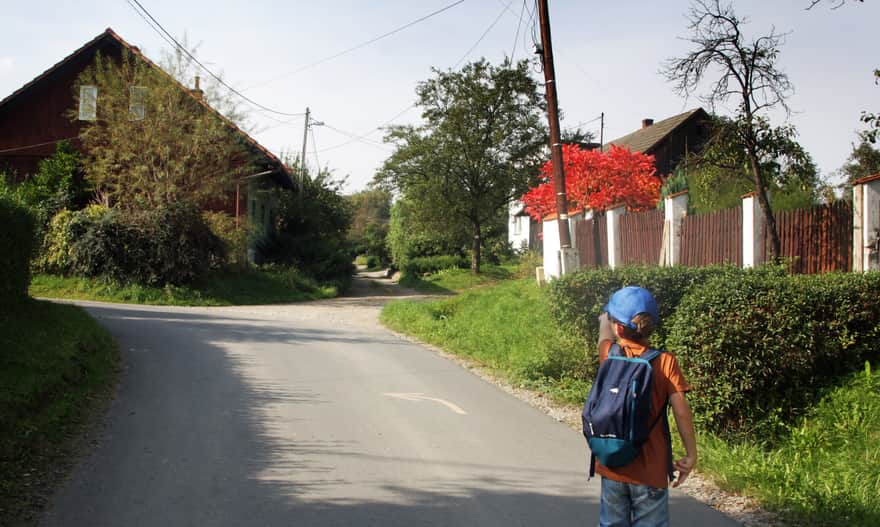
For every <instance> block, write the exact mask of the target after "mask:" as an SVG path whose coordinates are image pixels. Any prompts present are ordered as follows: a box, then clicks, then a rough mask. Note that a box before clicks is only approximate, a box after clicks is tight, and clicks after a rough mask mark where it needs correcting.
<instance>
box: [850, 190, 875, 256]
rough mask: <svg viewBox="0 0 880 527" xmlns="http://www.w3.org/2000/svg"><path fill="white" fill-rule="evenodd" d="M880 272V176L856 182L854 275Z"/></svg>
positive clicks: (854, 197)
mask: <svg viewBox="0 0 880 527" xmlns="http://www.w3.org/2000/svg"><path fill="white" fill-rule="evenodd" d="M875 269H880V174H875V175H873V176H868V177H864V178H861V179H857V180H855V181H853V271H856V272H860V271H871V270H875Z"/></svg>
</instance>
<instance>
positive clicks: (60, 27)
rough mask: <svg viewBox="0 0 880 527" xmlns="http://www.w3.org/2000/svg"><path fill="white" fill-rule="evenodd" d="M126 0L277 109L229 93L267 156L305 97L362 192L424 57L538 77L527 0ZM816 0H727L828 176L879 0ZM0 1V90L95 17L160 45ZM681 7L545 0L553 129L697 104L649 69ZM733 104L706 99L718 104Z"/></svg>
mask: <svg viewBox="0 0 880 527" xmlns="http://www.w3.org/2000/svg"><path fill="white" fill-rule="evenodd" d="M138 1H139V2H140V5H141V6H143V8H145V9H146V11H148V12H149V14H150V15H152V17H153V18H154V19H155V20H156V21H157V22H158V23H159V24H161V26H162V27H164V29H165V30H166V31H167V32H168V33H170V34H171V35H172V36H174V37H175V38H177V39H178V40H180V39H181V37H182V36H183V35H184V34H185V35H186V38H187V40H188V42H189V43H190V44H195V45H198V49H197V55H196V56H197V57H198V58H199V59H200V61H201V62H202V63H203V64H204V65H205V66H206V67H207V68H208V69H210V70H211V71H212V72H213V73H215V74H219V75H220V76H222V78H223V79H224V80H225V81H226V83H227V84H229V85H230V86H232V87H234V88H235V89H236V90H237V91H239V92H240V93H242V94H244V95H245V96H247V97H248V98H250V99H252V100H253V101H255V102H257V103H258V104H260V105H261V106H263V107H266V108H269V109H272V110H274V111H276V112H279V113H270V112H267V111H265V110H262V109H258V108H255V107H253V106H251V105H250V103H246V102H244V101H242V104H243V107H245V108H248V107H250V108H251V110H252V111H251V112H250V120H251V123H252V125H253V129H252V133H251V135H252V136H253V137H254V138H255V139H256V140H257V141H258V142H259V143H261V144H262V145H263V146H265V147H266V148H268V149H269V150H271V151H272V152H274V153H275V154H279V155H280V154H282V153H287V154H292V155H298V153H299V152H301V150H302V144H303V125H304V117H303V116H302V115H282V114H302V113H304V112H305V109H306V108H307V107H308V108H309V109H310V111H311V114H312V118H313V119H314V120H315V121H317V122H318V123H323V125H321V124H318V123H316V124H315V125H313V126H312V127H311V133H310V136H309V139H308V142H307V143H308V144H307V149H306V150H307V151H306V162H307V164H308V165H309V166H310V167H317V166H321V167H322V168H323V167H326V168H329V169H330V170H332V171H333V173H334V174H335V175H336V176H337V177H340V178H342V177H347V184H346V187H345V191H346V192H356V191H359V190H363V189H364V188H365V187H366V186H367V184H368V183H369V182H370V181H371V179H372V178H373V175H374V174H375V172H376V170H377V169H379V168H380V167H381V166H382V163H383V161H384V160H385V159H386V158H387V157H388V156H389V155H390V153H391V151H392V148H391V147H390V146H389V145H387V144H383V142H382V138H383V135H384V134H383V132H382V128H383V127H385V126H388V125H390V124H418V123H419V122H420V112H419V110H418V108H417V107H414V106H413V104H414V102H415V100H416V96H415V89H416V86H417V85H418V83H419V82H421V81H424V80H427V79H429V78H431V77H432V76H434V75H435V74H434V73H433V71H432V68H433V69H438V70H443V71H445V70H449V69H458V68H460V67H461V66H462V65H463V64H465V63H466V62H469V61H473V60H478V59H479V58H481V57H485V58H486V59H487V60H489V61H490V62H493V63H496V64H498V63H500V62H501V61H502V60H503V59H504V57H506V56H511V55H512V56H513V58H514V59H516V60H518V59H524V58H525V59H529V60H532V61H533V62H534V67H533V72H534V75H535V77H536V78H538V79H541V81H542V82H543V74H542V73H541V71H540V69H539V68H538V66H537V64H538V63H537V57H536V56H535V55H533V51H532V39H533V34H534V36H535V38H538V39H540V33H539V30H538V28H537V21H536V20H533V19H532V17H530V13H531V11H532V10H533V9H534V3H533V1H532V0H529V1H527V2H522V1H520V0H463V1H460V2H458V1H457V0H418V1H413V0H372V1H368V0H360V1H358V0H324V1H323V2H314V1H309V2H306V1H303V0H293V1H287V2H278V1H268V0H248V1H247V2H244V1H237V0H227V1H225V2H217V1H212V2H208V1H203V0H186V1H176V2H171V1H167V0H162V1H156V0H138ZM825 2H826V3H823V4H820V5H817V6H816V7H814V8H813V9H812V10H809V11H808V10H806V9H805V8H806V7H807V6H808V5H809V3H810V0H773V1H772V2H771V1H767V0H734V2H733V5H734V9H735V11H736V13H737V14H738V15H739V16H741V17H743V16H744V17H747V18H748V19H749V23H748V24H747V25H745V26H744V33H745V34H746V36H747V37H756V36H760V35H762V34H765V33H767V32H769V31H770V30H771V29H772V28H775V29H776V30H777V31H778V32H783V33H787V36H786V39H785V43H784V44H783V46H782V48H781V54H780V56H779V61H778V66H779V67H780V68H781V69H782V70H783V71H784V72H785V73H787V74H788V76H789V78H790V80H791V82H792V83H793V85H794V87H795V92H794V94H793V95H792V96H791V98H790V99H789V101H788V102H789V105H790V107H791V110H792V111H791V114H790V115H786V114H785V112H782V111H776V112H773V113H772V114H771V115H770V117H771V120H772V122H773V124H775V125H781V124H785V123H786V122H790V123H791V124H793V125H794V126H795V127H796V128H797V130H798V132H799V141H800V143H801V144H802V145H803V146H804V148H805V149H806V150H807V151H808V152H809V153H810V154H811V155H812V156H813V159H814V161H815V162H816V164H817V166H818V167H819V169H820V171H821V174H822V176H823V177H826V178H829V180H831V181H837V180H838V179H837V178H836V177H835V173H836V172H837V171H838V169H839V168H840V167H841V166H842V165H843V164H844V163H845V162H846V158H847V157H848V156H849V154H850V152H851V151H852V147H853V143H854V142H856V141H857V140H858V138H857V132H858V131H859V130H861V129H863V125H862V124H861V123H860V122H859V116H860V114H861V112H862V111H863V110H871V111H880V86H877V85H875V83H874V79H873V71H874V69H875V68H877V67H880V58H878V57H877V40H876V28H877V22H878V21H880V2H876V1H873V0H867V2H864V3H859V2H854V1H853V0H847V2H846V3H845V5H843V6H842V7H840V8H839V9H831V8H832V7H833V6H834V5H835V4H836V3H837V0H825ZM2 4H4V5H3V8H2V10H0V12H2V13H3V15H2V16H3V19H4V20H3V28H4V30H3V31H2V32H0V99H2V98H5V97H6V96H7V95H9V94H10V93H12V92H13V91H15V90H16V89H18V88H20V87H21V86H22V85H24V84H25V83H27V82H29V81H30V80H32V79H33V78H34V77H36V76H38V75H39V74H41V73H42V72H43V71H45V70H46V69H48V68H50V67H51V66H52V65H54V64H55V63H57V62H58V61H60V60H61V59H62V58H64V57H65V56H67V55H68V54H70V53H71V52H73V51H75V50H76V49H77V48H79V47H80V46H82V45H83V44H85V43H86V42H88V41H89V40H91V39H93V38H94V37H96V36H97V35H98V34H100V33H101V32H103V31H104V29H106V28H108V27H109V28H112V29H113V30H114V31H115V32H116V33H117V34H119V36H121V37H122V38H123V39H125V40H126V41H127V42H129V43H130V44H132V45H135V46H138V47H140V49H141V51H143V52H144V53H145V54H146V55H147V56H148V57H150V58H151V59H153V60H154V61H158V60H159V59H160V58H161V56H162V50H170V49H171V46H170V45H169V43H168V42H166V41H165V40H163V39H162V38H161V37H160V34H159V33H158V32H157V31H155V30H154V29H153V27H151V26H150V25H149V24H148V23H147V21H145V15H143V13H139V12H138V11H136V10H135V7H136V2H135V1H134V0H81V1H79V2H68V1H60V0H56V1H48V0H31V1H29V2H16V1H13V0H2ZM689 5H690V4H689V2H688V1H687V0H665V1H663V2H657V1H649V0H629V1H626V2H607V1H605V2H600V1H586V0H553V1H551V2H550V22H551V28H552V37H553V41H552V42H553V50H554V55H555V67H556V77H557V80H556V82H557V89H558V96H559V106H560V109H561V111H562V115H563V119H562V126H563V127H564V128H574V127H576V126H577V125H579V124H581V128H582V129H585V130H589V131H592V132H593V133H594V134H596V136H597V137H598V136H599V132H600V129H599V128H600V126H599V125H600V121H599V119H598V117H599V115H600V114H601V113H604V114H605V128H604V138H605V140H606V141H608V140H611V139H614V138H616V137H620V136H623V135H626V134H628V133H630V132H633V131H635V130H636V129H638V128H639V127H640V126H641V121H642V119H645V118H651V119H655V120H658V121H659V120H661V119H665V118H667V117H671V116H673V115H676V114H679V113H681V112H684V111H687V110H689V109H692V108H695V107H697V106H701V105H702V102H701V101H700V100H698V99H697V98H691V99H687V100H686V99H684V98H682V97H680V96H679V95H678V94H676V93H675V92H674V90H673V87H672V85H671V84H670V83H669V82H667V81H666V80H665V79H664V77H663V76H662V75H661V74H660V73H659V70H660V69H661V67H662V66H663V62H664V61H665V60H667V59H669V58H672V57H679V56H682V55H684V54H686V53H687V52H688V51H689V50H690V49H691V45H690V44H689V43H688V42H686V41H685V40H683V37H686V36H688V29H687V25H688V24H687V19H686V16H685V14H686V12H687V10H688V7H689ZM524 8H525V9H524ZM432 14H433V16H429V17H427V18H424V17H426V16H428V15H432ZM521 14H522V17H521ZM422 18H424V20H421V21H418V20H419V19H422ZM416 21H418V22H416ZM414 22H416V23H414ZM389 33H391V34H389ZM379 37H381V38H379ZM371 41H372V42H371ZM202 76H203V77H208V76H209V74H207V73H204V74H203V75H202ZM707 91H708V85H707V86H706V87H705V90H704V92H707ZM233 97H237V96H235V95H233ZM733 109H735V104H731V105H730V107H729V108H723V107H719V108H717V109H716V110H717V112H718V113H721V114H727V115H730V114H731V112H732V110H733ZM707 110H708V108H707ZM582 123H586V124H582Z"/></svg>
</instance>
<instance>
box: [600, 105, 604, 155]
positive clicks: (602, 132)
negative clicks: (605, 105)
mask: <svg viewBox="0 0 880 527" xmlns="http://www.w3.org/2000/svg"><path fill="white" fill-rule="evenodd" d="M604 148H605V112H602V113H601V114H599V151H600V152H601V151H602V149H604Z"/></svg>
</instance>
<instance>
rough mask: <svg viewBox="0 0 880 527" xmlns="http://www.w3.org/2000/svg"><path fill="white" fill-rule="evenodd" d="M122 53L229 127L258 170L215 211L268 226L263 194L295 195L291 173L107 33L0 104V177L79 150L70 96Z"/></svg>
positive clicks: (268, 204)
mask: <svg viewBox="0 0 880 527" xmlns="http://www.w3.org/2000/svg"><path fill="white" fill-rule="evenodd" d="M125 51H128V52H130V53H131V54H132V55H134V56H135V57H136V58H137V59H138V60H140V61H143V62H144V63H145V64H147V65H149V66H150V67H153V68H156V69H157V70H158V71H160V72H162V74H163V75H165V76H166V77H167V78H168V80H169V82H172V83H175V84H177V85H178V86H179V87H180V89H181V90H183V91H184V92H186V93H188V94H190V96H192V97H193V99H194V100H195V101H196V102H197V103H198V104H199V105H201V107H203V108H204V110H205V111H206V112H211V113H212V114H214V115H215V116H216V117H217V119H219V120H220V121H221V122H222V123H223V124H224V125H225V126H227V127H228V128H229V129H230V131H231V132H232V133H233V135H234V136H235V137H236V138H237V139H238V140H239V141H241V143H242V144H243V145H244V146H245V148H246V149H247V151H248V152H249V153H250V154H251V155H252V164H253V166H255V167H256V168H255V172H254V174H253V175H250V176H245V177H243V178H241V179H240V180H239V183H238V185H237V188H236V189H235V190H234V191H231V192H230V195H229V196H228V199H227V200H226V202H225V203H220V204H218V207H217V208H219V209H222V210H225V211H227V212H230V213H233V214H236V215H237V216H238V215H245V214H247V215H248V216H249V217H250V219H251V220H252V221H253V222H254V223H256V224H261V225H266V224H268V223H269V222H271V220H272V216H273V207H274V204H273V203H272V200H271V197H270V193H268V192H264V190H266V189H269V188H284V189H289V190H290V189H294V181H293V178H292V174H291V172H290V169H289V168H288V167H286V166H285V165H284V163H282V161H281V160H280V159H279V158H278V157H277V156H275V155H274V154H272V153H271V152H270V151H268V150H267V149H266V148H264V147H263V146H262V145H260V144H259V143H257V141H256V140H254V139H253V138H252V137H250V136H249V135H248V134H247V133H245V132H244V131H243V130H242V129H240V128H239V127H238V126H236V125H235V124H234V123H233V122H232V121H230V120H229V119H227V118H226V117H224V116H223V115H222V114H221V113H219V112H218V111H216V110H215V109H214V108H212V107H211V106H210V105H209V104H208V103H207V102H205V100H204V99H203V97H202V96H201V91H200V90H199V89H198V86H196V87H195V88H194V89H189V88H187V87H186V86H184V85H183V84H180V83H179V82H178V81H177V80H176V79H174V78H173V77H171V76H170V75H168V74H166V73H165V72H164V71H163V70H162V69H161V68H160V67H159V66H157V65H156V64H155V63H153V62H152V61H151V60H150V59H149V58H147V57H146V56H145V55H144V54H143V53H141V51H140V50H139V49H138V48H137V47H136V46H132V45H131V44H129V43H128V42H126V41H125V40H123V39H122V38H121V37H120V36H119V35H117V34H116V33H115V32H113V30H112V29H110V28H108V29H107V30H106V31H104V32H103V33H101V34H100V35H98V36H97V37H95V38H94V39H92V40H91V41H89V42H87V43H85V44H84V45H83V46H82V47H80V48H79V49H77V50H76V51H74V52H73V53H71V54H70V55H68V56H67V57H65V58H64V59H62V60H61V61H60V62H58V63H57V64H55V65H54V66H52V67H50V68H49V69H47V70H46V71H44V72H43V73H42V74H40V75H39V76H37V77H36V78H35V79H33V80H32V81H30V82H28V83H27V84H25V85H24V86H22V87H21V88H19V89H18V90H16V91H15V92H13V93H12V94H10V95H8V96H7V97H6V98H4V99H3V100H0V172H7V173H11V174H13V176H14V177H16V178H18V179H22V178H26V177H27V176H28V175H29V174H34V173H35V172H36V171H37V168H38V166H39V162H40V161H41V160H42V159H45V158H47V157H49V156H51V155H52V154H53V153H54V152H55V146H56V144H58V143H59V142H61V141H70V142H71V143H72V144H73V145H74V146H76V147H77V148H78V149H80V150H82V145H81V143H80V142H79V140H78V136H79V132H80V129H81V128H82V127H83V126H84V125H85V124H86V122H87V121H86V120H72V119H71V118H70V117H69V112H70V111H71V110H72V109H75V108H77V106H76V105H77V102H76V99H75V97H74V90H75V89H77V88H78V87H77V86H76V84H77V79H78V78H79V75H80V73H81V72H82V71H83V70H85V69H86V68H87V67H89V66H90V65H91V64H92V63H93V62H94V60H95V57H96V55H98V54H99V53H100V54H101V56H103V57H110V58H112V59H114V60H120V59H121V57H122V55H123V53H124V52H125ZM80 88H82V87H80ZM86 88H87V87H86ZM85 95H88V94H85ZM83 98H84V97H83V93H82V92H80V106H79V109H80V118H81V119H82V118H83V115H82V112H83V104H82V101H83ZM86 99H88V97H86ZM94 104H100V99H99V98H94V99H93V100H92V105H94ZM86 106H87V108H86V112H88V111H89V110H91V111H92V112H94V110H95V109H94V107H92V108H88V104H86ZM86 119H87V117H86Z"/></svg>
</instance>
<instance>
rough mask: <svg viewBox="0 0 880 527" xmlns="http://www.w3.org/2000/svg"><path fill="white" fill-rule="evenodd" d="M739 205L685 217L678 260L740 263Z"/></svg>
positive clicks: (706, 262)
mask: <svg viewBox="0 0 880 527" xmlns="http://www.w3.org/2000/svg"><path fill="white" fill-rule="evenodd" d="M742 262H743V255H742V207H733V208H730V209H725V210H719V211H717V212H710V213H708V214H701V215H698V216H685V217H684V218H683V220H682V224H681V263H682V264H683V265H695V266H696V265H710V264H720V263H730V264H736V265H739V266H742Z"/></svg>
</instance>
